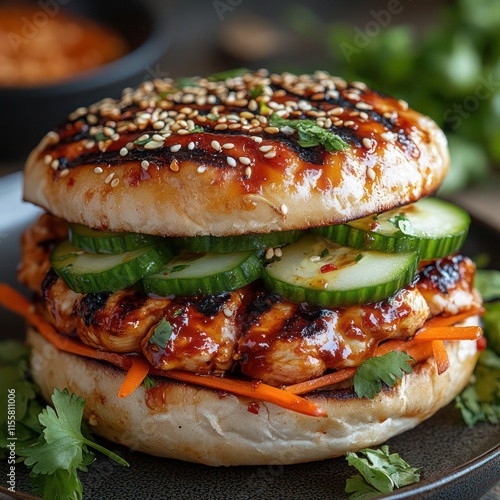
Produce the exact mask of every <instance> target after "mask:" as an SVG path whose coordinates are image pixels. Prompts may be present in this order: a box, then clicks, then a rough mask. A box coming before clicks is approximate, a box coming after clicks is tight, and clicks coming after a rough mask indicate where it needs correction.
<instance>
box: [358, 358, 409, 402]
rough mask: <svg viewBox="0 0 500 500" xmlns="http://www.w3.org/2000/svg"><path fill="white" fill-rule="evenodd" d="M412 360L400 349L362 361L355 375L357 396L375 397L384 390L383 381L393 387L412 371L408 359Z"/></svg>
mask: <svg viewBox="0 0 500 500" xmlns="http://www.w3.org/2000/svg"><path fill="white" fill-rule="evenodd" d="M412 360H413V358H412V357H411V356H409V355H408V354H406V353H404V352H399V351H392V352H388V353H387V354H384V355H383V356H374V357H372V358H369V359H367V360H366V361H364V362H363V363H361V365H360V366H359V368H358V370H357V371H356V374H355V375H354V390H355V391H356V394H357V396H358V397H359V398H368V399H373V398H374V397H375V395H376V394H377V393H379V392H380V391H381V390H382V383H385V384H387V385H388V386H389V387H392V386H393V385H395V384H396V382H398V380H399V379H401V378H402V377H403V375H404V374H405V373H411V372H412V368H411V366H410V365H409V364H408V361H412Z"/></svg>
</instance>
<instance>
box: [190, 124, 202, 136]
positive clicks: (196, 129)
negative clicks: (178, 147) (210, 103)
mask: <svg viewBox="0 0 500 500" xmlns="http://www.w3.org/2000/svg"><path fill="white" fill-rule="evenodd" d="M196 132H205V129H204V128H203V127H202V126H201V125H195V126H194V127H193V129H192V130H191V133H192V134H195V133H196Z"/></svg>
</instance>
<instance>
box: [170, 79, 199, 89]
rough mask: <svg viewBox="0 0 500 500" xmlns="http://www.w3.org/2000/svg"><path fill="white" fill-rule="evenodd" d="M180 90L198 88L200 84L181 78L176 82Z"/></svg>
mask: <svg viewBox="0 0 500 500" xmlns="http://www.w3.org/2000/svg"><path fill="white" fill-rule="evenodd" d="M175 84H176V86H177V87H178V88H180V89H183V88H184V87H198V83H197V82H196V81H195V80H193V79H192V78H189V77H181V78H178V79H177V80H176V81H175Z"/></svg>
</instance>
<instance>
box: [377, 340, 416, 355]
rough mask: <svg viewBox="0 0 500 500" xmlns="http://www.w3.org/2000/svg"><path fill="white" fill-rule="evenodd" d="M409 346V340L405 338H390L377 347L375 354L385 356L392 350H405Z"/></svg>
mask: <svg viewBox="0 0 500 500" xmlns="http://www.w3.org/2000/svg"><path fill="white" fill-rule="evenodd" d="M407 346H408V342H405V341H404V340H388V341H387V342H384V343H383V344H380V345H378V346H377V348H376V349H375V353H374V354H373V355H374V356H383V355H384V354H387V353H388V352H391V351H405V350H406V347H407Z"/></svg>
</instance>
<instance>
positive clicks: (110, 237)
mask: <svg viewBox="0 0 500 500" xmlns="http://www.w3.org/2000/svg"><path fill="white" fill-rule="evenodd" d="M69 240H70V242H71V243H72V244H73V245H75V246H77V247H80V248H81V249H82V250H85V251H86V252H91V253H123V252H129V251H131V250H135V249H137V248H142V247H147V246H151V245H154V244H155V243H159V242H161V241H162V240H163V238H161V237H160V236H153V235H151V234H140V233H114V232H110V231H98V230H96V229H91V228H90V227H87V226H84V225H82V224H70V226H69Z"/></svg>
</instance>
